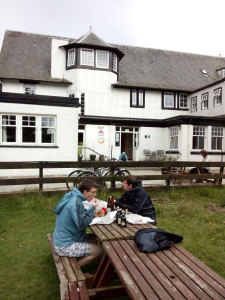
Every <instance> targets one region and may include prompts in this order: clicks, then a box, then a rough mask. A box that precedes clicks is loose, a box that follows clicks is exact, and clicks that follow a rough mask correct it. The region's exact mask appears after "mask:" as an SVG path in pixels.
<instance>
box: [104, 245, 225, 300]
mask: <svg viewBox="0 0 225 300" xmlns="http://www.w3.org/2000/svg"><path fill="white" fill-rule="evenodd" d="M102 245H103V248H104V250H105V253H106V255H107V256H108V258H109V259H110V262H111V263H112V264H113V266H114V269H115V271H116V273H117V274H118V275H119V277H120V279H121V281H122V283H123V286H124V287H125V289H126V291H127V293H128V295H129V297H130V298H131V299H133V300H137V299H138V300H148V299H151V300H155V299H165V300H169V299H177V300H182V299H189V300H191V299H192V300H194V299H195V300H197V299H201V300H202V299H204V300H206V299H207V300H212V299H213V300H216V299H217V300H222V299H225V280H224V279H223V278H222V277H220V276H219V275H218V274H216V273H215V272H214V271H213V270H211V269H210V268H209V267H207V266H206V265H205V264H204V263H203V262H201V261H199V260H198V259H197V258H196V257H194V256H193V255H192V254H191V253H190V252H188V251H187V250H185V249H184V248H182V247H181V246H180V245H177V244H174V245H173V246H172V247H171V249H170V250H164V251H157V252H155V253H143V252H140V251H139V249H138V247H137V246H136V245H135V242H134V241H133V240H118V241H111V242H103V244H102Z"/></svg>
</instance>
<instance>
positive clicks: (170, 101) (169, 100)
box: [163, 92, 175, 108]
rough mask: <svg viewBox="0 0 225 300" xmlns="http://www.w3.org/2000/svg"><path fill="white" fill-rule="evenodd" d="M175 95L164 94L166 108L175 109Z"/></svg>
mask: <svg viewBox="0 0 225 300" xmlns="http://www.w3.org/2000/svg"><path fill="white" fill-rule="evenodd" d="M174 100H175V99H174V93H169V92H166V93H164V99H163V104H164V107H165V108H174V107H175V101H174Z"/></svg>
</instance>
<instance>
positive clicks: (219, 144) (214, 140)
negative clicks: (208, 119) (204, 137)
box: [211, 126, 224, 150]
mask: <svg viewBox="0 0 225 300" xmlns="http://www.w3.org/2000/svg"><path fill="white" fill-rule="evenodd" d="M223 132H224V130H223V127H216V126H212V128H211V150H222V149H223ZM214 145H215V147H214Z"/></svg>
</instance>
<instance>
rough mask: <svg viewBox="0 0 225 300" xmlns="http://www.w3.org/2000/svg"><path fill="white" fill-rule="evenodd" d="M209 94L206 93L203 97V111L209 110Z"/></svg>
mask: <svg viewBox="0 0 225 300" xmlns="http://www.w3.org/2000/svg"><path fill="white" fill-rule="evenodd" d="M208 102H209V93H208V92H207V93H204V94H202V95H201V109H202V110H203V109H208Z"/></svg>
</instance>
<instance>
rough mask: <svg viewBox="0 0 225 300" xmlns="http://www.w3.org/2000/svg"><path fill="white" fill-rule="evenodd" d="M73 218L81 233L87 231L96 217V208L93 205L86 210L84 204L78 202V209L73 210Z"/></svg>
mask: <svg viewBox="0 0 225 300" xmlns="http://www.w3.org/2000/svg"><path fill="white" fill-rule="evenodd" d="M71 216H72V218H73V220H74V222H75V223H76V222H77V225H78V227H79V229H80V230H81V231H85V230H86V228H87V227H88V225H89V224H90V223H91V221H92V220H93V218H94V216H95V207H94V206H93V205H92V204H91V205H90V206H89V208H88V209H84V206H83V203H82V202H79V201H76V209H72V210H71Z"/></svg>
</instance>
